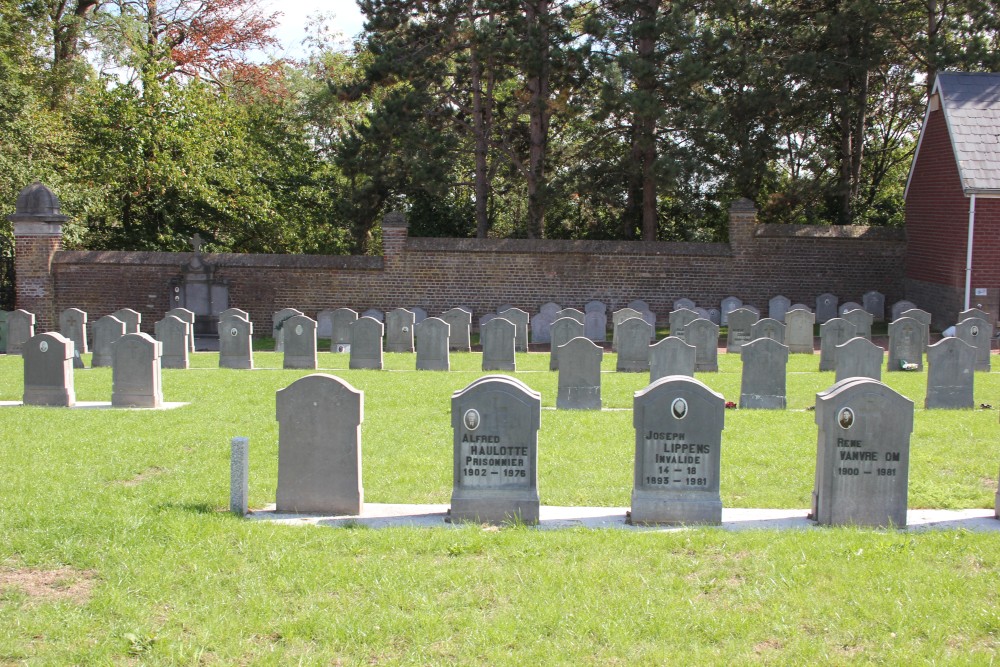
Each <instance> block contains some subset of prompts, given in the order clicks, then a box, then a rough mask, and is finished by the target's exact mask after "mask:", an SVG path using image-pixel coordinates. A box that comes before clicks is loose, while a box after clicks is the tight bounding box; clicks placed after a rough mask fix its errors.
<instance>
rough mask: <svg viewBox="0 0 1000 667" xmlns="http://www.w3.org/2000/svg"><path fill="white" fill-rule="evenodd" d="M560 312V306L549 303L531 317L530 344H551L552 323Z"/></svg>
mask: <svg viewBox="0 0 1000 667" xmlns="http://www.w3.org/2000/svg"><path fill="white" fill-rule="evenodd" d="M560 310H562V306H560V305H559V304H558V303H552V302H551V301H550V302H549V303H546V304H544V305H543V306H542V307H541V308H540V309H539V312H537V313H535V314H534V315H532V316H531V342H533V343H551V342H552V323H553V322H555V321H556V314H557V313H558V312H559V311H560Z"/></svg>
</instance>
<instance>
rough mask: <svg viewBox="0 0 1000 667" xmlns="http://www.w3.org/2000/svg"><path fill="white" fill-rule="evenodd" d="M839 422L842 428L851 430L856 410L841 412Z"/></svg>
mask: <svg viewBox="0 0 1000 667" xmlns="http://www.w3.org/2000/svg"><path fill="white" fill-rule="evenodd" d="M837 422H839V423H840V428H851V427H852V426H854V410H851V409H850V408H844V409H843V410H841V411H840V415H838V417H837Z"/></svg>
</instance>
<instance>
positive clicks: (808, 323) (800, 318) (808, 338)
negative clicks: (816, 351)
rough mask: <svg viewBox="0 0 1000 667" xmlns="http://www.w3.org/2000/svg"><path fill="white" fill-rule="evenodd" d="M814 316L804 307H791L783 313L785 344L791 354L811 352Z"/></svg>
mask: <svg viewBox="0 0 1000 667" xmlns="http://www.w3.org/2000/svg"><path fill="white" fill-rule="evenodd" d="M815 323H816V316H815V315H814V314H813V313H812V312H810V311H809V310H807V309H805V308H792V309H790V310H789V311H788V312H787V313H785V345H787V346H788V352H789V353H791V354H812V353H813V325H814V324H815Z"/></svg>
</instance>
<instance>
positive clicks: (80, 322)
mask: <svg viewBox="0 0 1000 667" xmlns="http://www.w3.org/2000/svg"><path fill="white" fill-rule="evenodd" d="M59 333H61V334H62V335H63V337H64V338H69V339H70V340H71V341H73V348H74V351H73V368H83V359H82V358H81V357H80V355H81V354H86V353H87V352H89V350H88V348H87V313H85V312H84V311H82V310H80V309H79V308H67V309H66V310H64V311H62V312H61V313H59Z"/></svg>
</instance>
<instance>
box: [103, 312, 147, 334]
mask: <svg viewBox="0 0 1000 667" xmlns="http://www.w3.org/2000/svg"><path fill="white" fill-rule="evenodd" d="M111 314H112V315H114V316H115V317H117V318H118V319H120V320H121V321H122V322H124V323H125V333H126V334H130V333H139V331H140V325H141V324H142V313H140V312H139V311H136V310H132V309H131V308H122V309H121V310H116V311H115V312H113V313H111Z"/></svg>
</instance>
